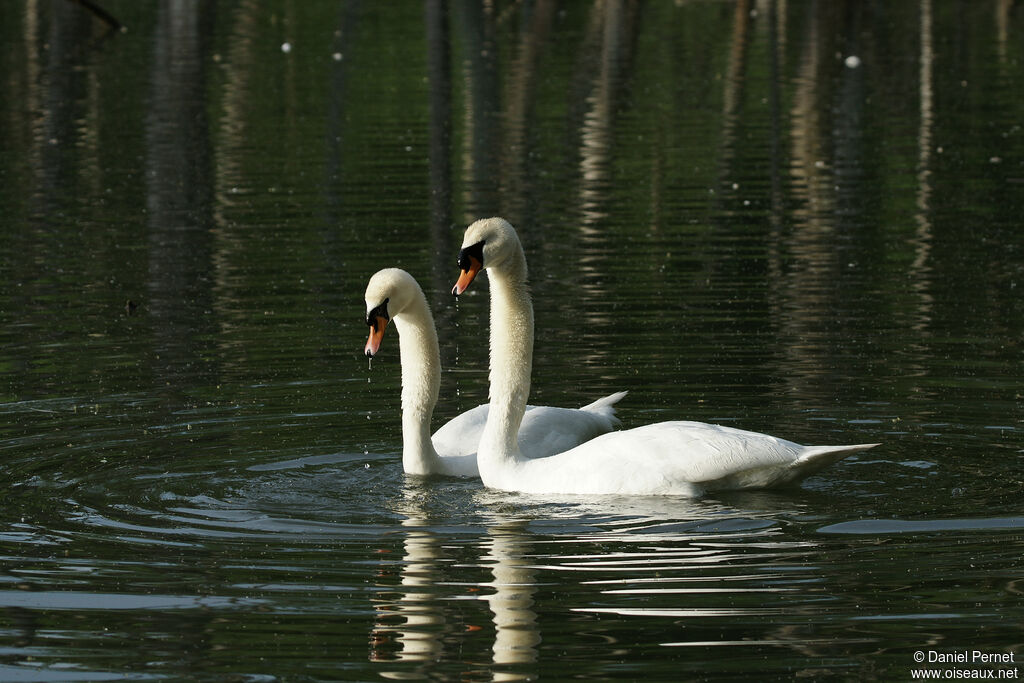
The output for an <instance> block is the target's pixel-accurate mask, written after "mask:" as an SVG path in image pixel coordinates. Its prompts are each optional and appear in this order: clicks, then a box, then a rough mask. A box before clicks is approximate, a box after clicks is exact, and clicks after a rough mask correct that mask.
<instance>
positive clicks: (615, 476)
mask: <svg viewBox="0 0 1024 683" xmlns="http://www.w3.org/2000/svg"><path fill="white" fill-rule="evenodd" d="M459 267H460V269H461V271H462V272H461V275H460V277H459V280H458V282H457V283H456V285H455V287H454V288H453V289H452V292H453V293H454V294H456V295H458V294H461V293H462V292H464V291H465V290H466V288H467V287H468V286H469V285H470V284H471V283H472V282H473V279H474V278H475V277H476V275H477V274H478V273H479V272H480V271H481V270H486V271H487V275H488V278H489V279H490V282H491V374H490V380H491V404H490V405H491V410H490V413H489V415H488V421H487V424H486V426H485V428H484V432H483V435H482V437H481V440H480V445H479V450H478V457H477V464H478V468H479V472H480V478H481V480H482V481H483V483H484V485H486V486H488V487H491V488H497V489H502V490H506V491H521V492H524V493H537V494H545V493H548V494H551V493H558V494H632V495H685V496H699V495H703V494H704V493H707V492H710V491H724V490H737V489H753V488H769V487H777V486H783V485H786V484H791V483H794V482H797V481H799V480H800V479H802V478H804V477H806V476H808V475H810V474H813V473H814V472H817V471H818V470H820V469H822V468H823V467H826V466H828V465H830V464H831V463H833V462H835V461H837V460H839V459H841V458H843V457H845V456H847V455H849V454H850V453H854V452H857V451H861V450H865V449H867V448H872V447H874V446H876V445H878V444H857V445H847V446H802V445H800V444H796V443H793V442H791V441H786V440H784V439H779V438H777V437H774V436H769V435H767V434H758V433H756V432H748V431H744V430H741V429H734V428H731V427H723V426H719V425H712V424H705V423H701V422H688V421H674V422H658V423H655V424H650V425H646V426H643V427H637V428H635V429H629V430H624V431H619V432H614V433H610V434H604V435H602V436H599V437H596V438H594V439H592V440H590V441H587V442H586V443H583V444H580V445H579V446H576V447H575V448H571V449H569V450H567V451H565V452H562V453H559V454H557V455H553V456H551V457H548V458H544V459H540V460H529V459H526V458H524V457H523V455H522V453H521V452H520V450H519V448H518V445H517V443H516V439H515V434H516V429H517V428H518V425H519V423H520V421H521V420H522V419H523V415H524V410H525V407H526V397H527V395H528V394H529V388H530V369H531V363H532V356H533V304H532V302H531V301H530V295H529V291H528V288H527V284H526V275H527V270H526V257H525V255H524V253H523V249H522V245H521V244H520V242H519V237H518V235H516V232H515V229H514V228H513V227H512V226H511V225H510V224H509V223H508V222H507V221H505V220H504V219H501V218H488V219H483V220H479V221H476V222H475V223H473V224H472V225H470V226H469V228H467V230H466V235H465V238H464V239H463V248H462V251H461V252H460V254H459Z"/></svg>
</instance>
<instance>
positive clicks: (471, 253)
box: [452, 217, 523, 296]
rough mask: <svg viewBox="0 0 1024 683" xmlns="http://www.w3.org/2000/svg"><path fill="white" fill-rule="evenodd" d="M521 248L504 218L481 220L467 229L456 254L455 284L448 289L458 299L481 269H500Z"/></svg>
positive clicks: (513, 231) (520, 250) (517, 237)
mask: <svg viewBox="0 0 1024 683" xmlns="http://www.w3.org/2000/svg"><path fill="white" fill-rule="evenodd" d="M522 251H523V246H522V244H521V243H520V242H519V235H517V234H516V230H515V228H513V227H512V224H511V223H509V222H508V221H507V220H505V219H504V218H497V217H495V218H482V219H480V220H478V221H476V222H474V223H473V224H471V225H470V226H469V227H468V228H466V235H465V236H464V237H463V238H462V249H461V250H460V251H459V270H460V271H461V273H460V275H459V281H458V282H456V283H455V286H454V287H452V294H454V295H455V296H458V295H459V294H462V293H463V292H465V291H466V289H467V288H468V287H469V285H470V284H471V283H472V282H473V280H474V279H475V278H476V276H477V274H478V273H479V272H480V271H481V270H483V269H484V268H500V267H501V266H502V264H503V263H505V262H506V261H508V260H509V259H510V258H513V257H515V256H516V255H518V254H522Z"/></svg>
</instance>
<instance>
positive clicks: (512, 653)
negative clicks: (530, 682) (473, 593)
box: [484, 522, 541, 681]
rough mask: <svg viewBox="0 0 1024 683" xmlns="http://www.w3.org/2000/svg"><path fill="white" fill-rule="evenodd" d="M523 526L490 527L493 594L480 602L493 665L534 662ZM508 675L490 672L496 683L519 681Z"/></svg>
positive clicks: (530, 576) (536, 635)
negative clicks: (487, 613) (490, 630)
mask: <svg viewBox="0 0 1024 683" xmlns="http://www.w3.org/2000/svg"><path fill="white" fill-rule="evenodd" d="M523 526H524V523H522V522H518V523H512V524H504V525H500V526H495V527H491V528H490V529H488V534H489V535H490V537H491V548H490V551H489V552H488V554H487V555H486V556H485V558H484V559H485V561H491V562H493V565H492V566H491V574H492V576H493V577H494V580H493V582H492V583H491V584H490V585H491V586H492V587H493V588H494V593H492V594H491V595H488V596H486V597H485V598H484V599H485V600H486V601H487V603H488V604H489V605H490V608H491V614H493V615H494V616H493V619H494V627H495V632H494V648H493V652H494V663H495V664H521V663H529V662H535V661H537V645H538V644H539V643H540V641H541V638H540V632H539V630H538V628H537V613H536V612H534V611H533V596H534V594H535V593H536V592H537V581H536V577H535V570H534V568H533V567H532V565H531V564H530V563H529V561H528V560H527V559H526V557H525V541H524V538H525V537H524V534H523ZM524 678H526V676H521V675H517V674H514V673H510V672H498V671H496V672H495V673H494V680H496V681H511V680H523V679H524Z"/></svg>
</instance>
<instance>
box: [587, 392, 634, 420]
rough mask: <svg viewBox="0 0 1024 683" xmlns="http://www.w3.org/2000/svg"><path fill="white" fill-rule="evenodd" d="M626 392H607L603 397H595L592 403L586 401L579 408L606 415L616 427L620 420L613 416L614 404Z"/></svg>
mask: <svg viewBox="0 0 1024 683" xmlns="http://www.w3.org/2000/svg"><path fill="white" fill-rule="evenodd" d="M628 393H629V392H628V391H616V392H615V393H614V394H609V395H607V396H605V397H604V398H599V399H597V400H596V401H594V402H593V403H588V404H587V405H585V406H583V407H582V408H580V410H585V411H586V412H588V413H594V414H596V415H601V416H603V417H606V418H608V419H609V420H611V422H612V424H613V425H614V426H616V427H618V426H619V425H621V424H622V422H621V421H620V420H619V418H618V417H616V416H615V404H616V403H618V402H619V401H621V400H622V399H623V398H624V397H625V396H626V394H628Z"/></svg>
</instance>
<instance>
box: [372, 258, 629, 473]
mask: <svg viewBox="0 0 1024 683" xmlns="http://www.w3.org/2000/svg"><path fill="white" fill-rule="evenodd" d="M365 298H366V324H367V325H369V326H370V336H369V339H367V341H366V346H365V348H364V352H365V353H366V355H367V356H369V357H371V358H372V357H373V356H375V355H376V354H377V352H378V351H379V350H380V345H381V340H382V339H383V338H384V328H385V327H386V326H387V324H388V321H389V320H394V321H395V328H397V330H398V334H399V339H398V346H399V355H400V357H401V362H402V465H403V467H404V468H405V471H406V472H407V473H409V474H447V475H452V476H458V477H476V476H479V474H478V471H477V465H476V450H477V444H478V443H479V441H480V435H481V434H482V433H483V429H484V425H485V424H486V422H487V413H488V410H489V406H488V405H487V404H484V405H481V406H477V407H476V408H473V409H472V410H468V411H466V412H465V413H462V414H461V415H459V416H457V417H455V418H454V419H452V420H451V421H450V422H448V423H447V424H445V425H444V426H443V427H441V428H440V429H438V430H437V432H435V433H434V436H433V437H431V436H430V418H431V417H432V415H433V413H434V405H435V404H436V403H437V396H438V392H439V390H440V387H441V360H440V352H439V350H438V346H437V331H436V329H435V328H434V318H433V316H431V314H430V308H429V307H428V306H427V299H426V297H425V296H423V290H422V289H420V286H419V284H418V283H417V282H416V280H415V279H414V278H413V277H412V276H411V275H409V273H407V272H405V271H404V270H400V269H398V268H385V269H384V270H381V271H379V272H377V273H375V274H374V275H373V277H371V278H370V281H369V283H367V285H366V297H365ZM527 374H529V368H527ZM625 395H626V392H624V391H622V392H618V393H615V394H611V395H610V396H606V397H604V398H602V399H599V400H597V401H595V402H594V403H591V404H590V405H587V406H584V407H582V408H578V409H573V408H552V407H549V406H528V407H527V411H526V417H525V418H523V420H522V426H521V427H520V428H519V437H518V448H519V449H520V450H521V451H522V452H523V453H526V454H527V455H528V456H530V457H543V456H547V455H552V454H554V453H561V452H562V451H565V450H568V449H570V448H572V447H573V446H576V445H577V444H580V443H583V442H584V441H587V440H588V439H592V438H594V437H595V436H597V435H599V434H604V433H605V432H607V431H610V430H611V429H613V428H614V427H617V426H618V425H619V420H618V418H616V417H615V407H614V406H615V404H616V403H617V402H618V401H619V400H620V399H621V398H622V397H623V396H625ZM517 426H518V425H517ZM514 436H515V435H513V437H514Z"/></svg>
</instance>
